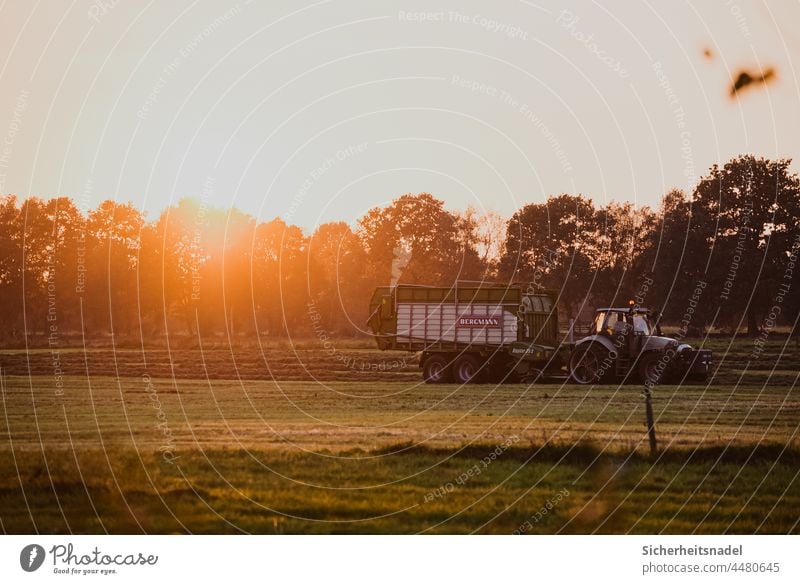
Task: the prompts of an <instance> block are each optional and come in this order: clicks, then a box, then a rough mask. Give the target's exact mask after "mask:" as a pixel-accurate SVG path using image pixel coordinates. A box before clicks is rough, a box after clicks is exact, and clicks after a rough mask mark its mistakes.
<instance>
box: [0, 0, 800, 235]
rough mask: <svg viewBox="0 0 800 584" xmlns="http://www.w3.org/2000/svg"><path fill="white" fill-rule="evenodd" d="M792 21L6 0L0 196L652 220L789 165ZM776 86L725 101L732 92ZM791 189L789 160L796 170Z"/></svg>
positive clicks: (674, 6) (728, 11)
mask: <svg viewBox="0 0 800 584" xmlns="http://www.w3.org/2000/svg"><path fill="white" fill-rule="evenodd" d="M798 22H800V4H798V3H797V2H773V3H767V2H763V1H753V2H750V1H745V0H735V1H732V2H729V1H724V0H723V1H719V2H696V3H686V2H653V1H649V2H622V1H615V2H600V3H596V2H567V3H548V2H528V1H512V0H507V1H503V2H492V3H489V2H474V1H473V2H465V1H458V2H456V1H449V2H423V1H421V0H420V1H417V2H405V1H403V2H389V1H376V2H355V1H340V0H330V1H324V0H323V1H318V2H296V1H288V0H285V1H278V2H275V1H270V2H258V1H252V2H248V1H246V0H241V1H240V2H238V3H235V2H228V3H225V2H206V1H181V2H177V1H176V2H155V1H151V2H144V1H143V2H134V1H131V0H117V1H114V0H94V1H85V0H75V1H68V0H53V1H47V2H41V1H38V2H27V1H22V0H6V1H5V2H0V28H1V29H2V34H0V87H2V91H0V193H2V194H6V193H11V194H16V195H17V196H18V197H20V198H24V197H25V196H28V195H36V196H41V197H45V198H48V197H52V196H56V195H68V196H70V197H72V198H74V199H75V200H76V202H77V203H78V205H79V207H80V208H82V209H86V208H87V207H92V206H94V205H96V204H97V203H98V202H99V201H101V200H103V199H115V200H118V201H122V202H124V201H131V202H132V203H133V204H134V205H135V206H137V207H138V208H141V209H143V210H145V211H146V212H147V216H148V218H150V219H153V218H155V217H157V216H158V214H159V213H160V211H161V210H162V209H164V208H165V207H166V206H168V205H170V204H174V203H175V202H176V201H177V200H179V199H181V198H183V197H187V196H195V197H198V198H201V199H202V200H204V201H205V202H206V203H207V204H208V205H210V206H216V207H223V208H228V207H230V206H235V207H237V208H239V209H241V210H243V211H245V212H247V213H250V214H252V215H254V216H256V217H259V218H260V219H263V220H269V219H272V218H274V217H276V216H282V217H284V218H285V219H286V220H287V221H289V222H291V223H295V224H297V225H300V226H301V227H303V228H304V229H305V230H306V231H307V232H310V231H311V230H313V228H314V226H315V225H318V224H320V223H323V222H327V221H335V220H344V221H348V222H350V223H353V222H354V220H355V219H356V218H357V217H359V216H360V215H362V214H363V213H364V212H366V211H367V210H368V209H370V208H371V207H374V206H378V205H384V204H386V203H388V202H389V201H390V200H391V199H393V198H396V197H398V196H400V195H402V194H404V193H408V192H411V193H418V192H430V193H432V194H434V195H435V196H437V197H439V198H441V199H443V200H444V201H445V202H446V204H447V206H448V208H451V209H454V210H462V209H465V208H466V207H467V206H470V205H471V206H474V207H477V208H478V209H492V210H494V211H497V212H499V213H501V214H503V215H504V216H509V215H510V214H511V213H513V212H514V211H515V210H516V209H518V208H519V207H520V206H522V205H523V204H525V203H529V202H542V201H544V200H545V199H546V198H547V196H548V195H552V194H559V193H561V192H567V193H582V194H584V195H586V196H588V197H591V198H592V199H594V200H595V202H599V203H603V202H605V201H608V200H612V199H614V200H618V201H622V200H629V201H632V202H634V203H635V204H637V205H650V206H655V205H658V202H659V200H660V197H661V195H662V194H663V193H664V192H665V191H667V190H668V189H670V188H672V187H679V188H683V189H684V190H688V189H690V188H691V186H692V185H693V184H694V182H695V181H696V179H697V178H698V177H699V176H702V175H703V174H704V173H705V172H706V171H707V169H708V167H709V166H710V165H712V164H713V163H717V162H724V161H725V160H727V159H729V158H730V157H732V156H734V155H736V154H739V153H745V152H750V153H755V154H757V155H763V156H767V157H791V158H798V157H800V113H798V112H800V107H798V106H800V84H799V83H798V74H797V71H796V69H795V67H794V64H795V62H796V61H798V53H800V32H798V30H797V23H798ZM742 68H744V69H746V70H747V71H748V72H749V73H750V74H751V75H752V76H757V75H760V74H761V73H763V72H765V71H766V70H767V69H769V68H771V69H773V70H774V76H773V77H772V78H771V79H770V82H769V83H754V84H751V85H750V86H748V87H746V88H744V90H742V91H741V92H739V93H738V94H737V95H736V96H735V97H732V96H731V94H730V87H731V84H732V82H733V79H735V78H736V77H738V75H739V72H740V70H741V69H742ZM793 168H794V170H795V171H797V170H798V169H800V164H798V162H795V163H794V165H793Z"/></svg>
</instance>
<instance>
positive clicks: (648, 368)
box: [638, 353, 664, 387]
mask: <svg viewBox="0 0 800 584" xmlns="http://www.w3.org/2000/svg"><path fill="white" fill-rule="evenodd" d="M661 357H662V355H661V353H646V354H644V355H642V358H641V359H639V367H638V369H639V379H640V380H641V382H642V383H644V384H645V385H649V386H650V387H652V386H654V385H658V383H660V382H661V379H662V378H663V377H664V367H663V366H662V365H661Z"/></svg>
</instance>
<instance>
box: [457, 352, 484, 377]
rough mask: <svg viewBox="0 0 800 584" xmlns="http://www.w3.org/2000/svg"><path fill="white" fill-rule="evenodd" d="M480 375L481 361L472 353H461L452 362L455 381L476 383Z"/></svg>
mask: <svg viewBox="0 0 800 584" xmlns="http://www.w3.org/2000/svg"><path fill="white" fill-rule="evenodd" d="M480 376H481V362H480V360H478V358H477V357H475V356H473V355H469V354H466V355H461V356H459V357H458V358H457V359H456V361H455V363H453V377H454V378H455V382H456V383H461V384H464V383H477V382H478V380H479V379H480Z"/></svg>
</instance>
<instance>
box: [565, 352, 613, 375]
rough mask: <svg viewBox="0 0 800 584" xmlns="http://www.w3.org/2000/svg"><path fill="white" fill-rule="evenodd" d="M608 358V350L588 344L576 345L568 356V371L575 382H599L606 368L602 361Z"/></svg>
mask: <svg viewBox="0 0 800 584" xmlns="http://www.w3.org/2000/svg"><path fill="white" fill-rule="evenodd" d="M607 359H609V354H608V351H607V350H605V349H601V348H599V347H596V346H595V345H588V346H583V347H578V348H577V349H575V350H574V351H573V352H572V355H571V356H570V358H569V373H570V376H571V377H572V379H573V381H575V383H580V384H581V385H587V384H589V383H600V382H601V380H602V378H603V374H604V373H605V372H606V370H607V369H608V367H609V366H608V365H606V366H605V367H604V362H605V361H606V360H607Z"/></svg>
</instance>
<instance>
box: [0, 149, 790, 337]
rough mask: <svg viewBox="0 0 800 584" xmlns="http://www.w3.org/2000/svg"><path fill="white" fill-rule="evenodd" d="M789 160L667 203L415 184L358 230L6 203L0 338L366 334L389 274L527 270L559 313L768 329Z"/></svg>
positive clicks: (122, 206) (482, 274) (207, 213)
mask: <svg viewBox="0 0 800 584" xmlns="http://www.w3.org/2000/svg"><path fill="white" fill-rule="evenodd" d="M789 167H790V160H776V161H773V160H768V159H764V158H756V157H754V156H751V155H743V156H739V157H737V158H735V159H732V160H730V161H729V162H727V163H726V164H724V165H723V166H713V167H712V168H711V169H710V171H709V173H708V174H707V175H706V176H704V177H703V178H702V179H701V180H700V181H699V182H698V184H697V186H696V188H695V189H694V190H693V192H691V193H688V194H687V193H684V192H683V191H680V190H672V191H669V192H668V193H666V194H665V195H664V196H663V199H662V202H661V205H660V207H659V208H656V209H651V208H648V207H635V206H634V205H633V204H631V203H616V202H610V203H608V204H605V205H597V204H595V203H594V202H593V201H592V200H591V199H589V198H586V197H584V196H582V195H572V194H561V195H558V196H551V197H550V198H548V199H547V201H546V202H543V203H531V204H527V205H525V206H524V207H522V208H521V209H519V210H518V211H517V212H516V213H514V214H513V216H512V217H510V218H509V219H507V220H505V219H503V218H501V217H499V216H498V215H496V214H495V213H491V212H489V213H482V212H479V211H477V210H475V209H468V210H467V211H464V212H454V211H450V210H448V209H446V208H445V205H444V203H443V202H442V201H441V200H439V199H437V198H435V197H434V196H432V195H430V194H427V193H423V194H418V195H411V194H407V195H403V196H401V197H399V198H397V199H396V200H394V201H393V202H392V203H391V204H390V205H388V206H385V207H380V208H374V209H371V210H370V211H368V212H367V213H366V214H365V215H364V216H362V217H361V218H359V219H358V220H357V221H356V222H355V224H354V226H352V227H351V226H350V225H348V224H347V223H344V222H334V223H326V224H323V225H320V226H319V227H317V228H316V229H315V230H314V232H313V233H310V234H306V233H304V232H303V231H302V230H301V229H300V228H299V227H297V226H294V225H290V224H288V223H287V222H285V221H284V220H283V219H281V218H276V219H273V220H272V221H267V222H258V221H256V220H255V219H254V218H253V217H251V216H249V215H247V214H245V213H242V212H240V211H238V210H236V209H230V210H222V209H215V208H211V207H208V206H206V205H205V204H204V203H202V202H201V201H198V200H195V199H184V200H181V201H180V202H179V203H178V204H177V205H175V206H172V207H170V208H167V209H165V210H164V211H163V212H162V213H161V214H160V216H159V217H158V218H157V219H156V220H154V221H147V220H146V218H145V216H144V215H143V213H142V212H140V211H139V210H138V209H136V208H135V207H134V206H133V205H131V204H130V203H118V202H114V201H110V200H109V201H104V202H102V203H100V204H99V205H98V206H97V207H96V208H94V209H91V210H88V211H87V212H85V213H82V212H81V211H80V210H79V209H78V208H77V206H76V205H75V203H74V201H72V200H71V199H70V198H68V197H58V198H53V199H49V200H46V201H45V200H42V199H39V198H36V197H30V198H27V199H25V200H23V201H19V200H18V199H17V198H16V197H15V196H13V195H8V196H5V197H3V198H2V199H0V302H2V306H3V310H2V311H0V325H1V327H0V340H2V341H3V342H4V343H6V344H8V343H19V342H20V340H21V339H23V337H24V336H25V335H28V336H29V337H33V338H45V339H48V342H50V343H51V344H52V343H56V342H59V339H61V338H64V337H65V336H67V335H75V334H80V335H83V336H84V337H86V338H99V337H108V336H109V335H112V334H113V335H115V336H117V337H126V338H132V339H144V340H145V341H149V340H152V339H155V338H158V337H162V336H164V335H173V334H176V335H182V336H186V335H189V336H198V335H199V336H203V337H206V336H219V337H251V338H252V337H254V336H255V335H260V336H266V337H278V338H281V337H287V336H293V337H302V336H308V335H309V334H318V333H319V331H321V330H322V331H325V332H326V333H327V334H329V335H331V336H356V335H359V334H363V331H364V328H365V321H366V319H367V316H368V315H367V304H368V301H369V297H370V295H371V294H372V291H373V289H374V288H375V287H376V286H385V285H389V284H393V283H398V282H399V283H409V284H429V285H436V286H451V285H453V283H454V282H456V281H461V282H479V281H488V282H501V283H505V282H510V281H515V282H521V283H530V284H532V285H534V286H541V287H543V288H549V289H554V290H557V291H558V292H559V297H560V307H561V311H562V315H564V316H565V317H566V316H573V317H575V316H580V315H581V314H587V313H588V311H589V310H590V309H592V308H593V307H595V306H599V305H625V304H627V302H628V300H629V299H633V300H634V301H635V302H637V303H639V304H641V305H645V306H648V307H650V308H653V309H656V310H658V311H660V312H661V313H662V314H663V318H664V320H665V321H667V322H672V323H676V324H680V325H681V326H682V327H683V329H685V333H686V334H698V333H699V332H702V331H704V330H707V329H708V328H710V327H713V328H716V329H722V330H729V331H733V330H739V329H740V328H746V329H747V331H748V332H749V333H750V334H752V335H756V334H759V333H763V331H764V330H767V329H771V328H772V327H774V326H776V325H789V326H792V327H793V326H794V324H795V323H796V321H797V317H798V311H799V310H800V281H798V274H800V266H797V265H796V264H797V255H798V251H800V226H799V225H798V218H799V217H800V180H798V176H797V174H795V173H792V172H791V170H790V168H789Z"/></svg>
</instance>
